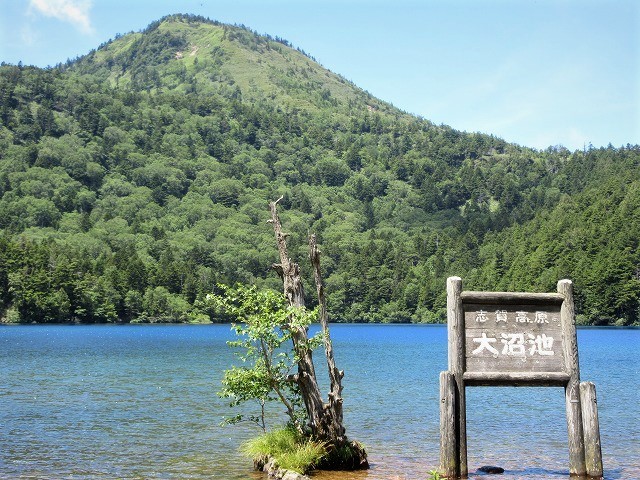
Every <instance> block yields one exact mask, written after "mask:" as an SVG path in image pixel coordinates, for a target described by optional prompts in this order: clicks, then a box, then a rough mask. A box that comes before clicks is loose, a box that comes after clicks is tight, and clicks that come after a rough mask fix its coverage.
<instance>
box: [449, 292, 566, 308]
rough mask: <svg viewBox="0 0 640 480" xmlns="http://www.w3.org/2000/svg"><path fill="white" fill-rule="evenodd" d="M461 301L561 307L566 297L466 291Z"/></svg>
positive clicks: (554, 294) (548, 294)
mask: <svg viewBox="0 0 640 480" xmlns="http://www.w3.org/2000/svg"><path fill="white" fill-rule="evenodd" d="M461 299H462V303H463V304H467V303H483V304H494V305H497V304H501V305H508V304H517V303H531V304H535V305H540V304H550V305H560V304H561V303H562V301H563V300H564V297H562V295H559V294H557V293H529V292H475V291H465V292H462V294H461Z"/></svg>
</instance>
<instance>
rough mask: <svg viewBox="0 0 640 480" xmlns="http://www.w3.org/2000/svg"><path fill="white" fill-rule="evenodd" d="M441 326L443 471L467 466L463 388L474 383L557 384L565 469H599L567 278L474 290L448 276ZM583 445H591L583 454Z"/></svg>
mask: <svg viewBox="0 0 640 480" xmlns="http://www.w3.org/2000/svg"><path fill="white" fill-rule="evenodd" d="M447 328H448V334H449V335H448V337H449V351H448V354H449V370H447V371H446V372H442V373H441V374H440V396H441V404H440V429H441V439H440V442H441V443H440V465H441V470H442V472H443V474H444V476H446V477H466V476H467V474H468V471H467V438H466V435H467V433H466V394H465V388H466V387H467V386H477V385H486V386H562V387H564V389H565V405H566V414H567V429H568V433H569V471H570V473H571V474H572V475H585V474H588V475H589V476H598V475H600V476H601V475H602V459H601V452H600V433H599V430H598V428H599V427H598V426H597V410H595V386H593V384H590V385H587V384H589V383H590V382H583V384H581V383H580V373H579V368H578V344H577V337H576V329H575V315H574V305H573V287H572V283H571V281H569V280H561V281H560V282H558V291H557V293H524V292H516V293H514V292H474V291H462V280H461V279H460V278H458V277H451V278H449V279H448V280H447ZM583 387H584V388H583ZM582 390H585V393H584V394H582V395H581V392H582ZM587 390H588V391H589V392H590V393H586V392H587ZM581 397H584V398H585V399H588V400H582V402H583V403H585V406H584V407H583V406H582V405H581ZM587 402H588V405H586V404H587ZM587 406H588V407H593V408H592V410H593V411H594V412H595V422H594V421H593V417H594V414H593V413H589V414H588V416H589V417H590V418H589V419H588V421H587V420H585V425H588V427H585V429H584V430H585V431H586V435H585V432H583V413H582V412H583V410H585V412H586V411H587V409H586V408H585V407H587ZM584 415H585V418H586V415H587V414H584ZM593 425H595V427H594V426H593ZM585 443H587V444H588V445H591V446H593V448H591V447H589V448H587V446H585ZM585 451H587V452H591V453H588V454H587V455H586V457H587V458H585ZM594 452H595V453H594Z"/></svg>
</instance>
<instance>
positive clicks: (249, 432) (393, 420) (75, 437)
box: [0, 324, 640, 480]
mask: <svg viewBox="0 0 640 480" xmlns="http://www.w3.org/2000/svg"><path fill="white" fill-rule="evenodd" d="M331 334H332V338H333V342H334V349H335V355H336V361H337V363H338V367H339V368H341V369H344V370H345V372H346V374H345V378H344V380H343V384H344V387H345V388H344V392H343V397H344V402H345V403H344V407H345V422H346V427H347V434H348V435H349V437H350V438H352V439H356V440H359V441H361V442H363V443H364V444H365V445H366V446H367V451H368V454H369V460H370V462H371V464H372V468H371V470H369V471H366V472H356V473H351V474H348V473H343V474H341V473H321V474H319V475H315V476H314V477H315V478H318V479H321V480H347V479H348V480H365V479H366V480H377V479H380V480H382V479H385V480H389V479H396V480H401V479H424V478H426V477H427V471H429V470H431V469H433V468H436V467H437V465H438V458H439V453H438V450H439V405H438V395H439V386H438V381H439V380H438V375H439V372H440V371H441V370H446V366H447V351H446V349H447V340H446V338H447V331H446V326H427V325H342V324H335V325H331ZM231 338H233V334H232V332H231V331H230V327H229V325H120V326H118V325H87V326H62V325H53V326H52V325H28V326H2V327H0V478H2V479H8V478H11V479H13V478H25V479H27V478H29V479H35V478H37V479H96V478H105V479H106V478H123V479H177V478H180V479H182V478H185V479H210V478H219V479H261V478H266V477H264V476H263V475H262V474H260V473H256V472H252V469H251V468H252V465H251V462H250V460H247V459H245V458H243V457H242V456H241V455H240V454H238V452H237V448H238V445H239V444H240V443H241V442H242V441H244V440H246V439H248V438H250V437H251V436H253V435H254V434H255V433H257V431H256V429H255V428H254V427H252V426H250V425H235V426H221V425H220V423H221V421H222V419H223V417H224V416H225V415H230V414H231V413H234V412H235V411H234V410H232V409H230V408H229V407H228V406H227V402H226V401H224V400H223V399H220V398H218V397H217V395H216V392H217V391H218V390H219V388H220V379H221V377H222V372H223V370H224V369H225V368H227V367H228V366H230V365H231V364H232V363H234V362H236V360H235V359H234V356H233V353H232V350H231V349H230V348H229V347H228V346H227V345H226V341H227V340H229V339H231ZM578 346H579V350H580V367H581V379H582V380H589V381H593V382H594V383H595V384H596V388H597V394H598V413H599V416H600V430H601V439H602V450H603V463H604V469H605V478H606V479H610V480H613V479H638V478H640V465H639V463H640V396H639V393H638V392H639V391H640V381H639V378H640V376H639V371H638V370H639V369H640V367H639V363H638V360H637V358H638V349H639V347H640V330H638V329H614V328H592V329H588V328H587V329H579V330H578ZM321 353H322V352H318V353H317V354H316V359H317V360H321V361H322V360H323V358H324V357H323V356H322V355H321ZM323 366H324V365H323V364H320V365H319V369H318V373H319V374H320V375H321V376H322V378H323V379H324V378H325V376H326V375H325V371H326V369H324V368H323ZM323 391H325V392H326V391H327V387H326V386H325V387H324V388H323ZM467 409H468V410H467V430H468V433H467V434H468V444H469V470H470V472H474V471H475V470H476V469H477V468H478V467H480V466H482V465H487V464H490V465H499V466H502V467H504V468H505V469H506V470H507V471H506V473H505V475H503V476H501V477H500V478H503V479H530V480H534V479H535V480H538V479H561V478H568V477H569V474H568V472H569V469H568V456H569V455H568V446H567V432H566V423H565V416H564V411H565V407H564V393H563V389H562V388H481V387H478V388H468V389H467ZM281 410H282V408H280V407H278V406H274V409H273V410H272V414H271V415H270V421H271V422H272V424H276V425H277V424H278V423H279V422H281V421H283V420H284V416H282V415H281ZM245 411H247V412H250V411H253V410H252V409H251V408H247V409H245ZM255 411H256V412H257V410H255ZM474 477H475V475H471V478H474Z"/></svg>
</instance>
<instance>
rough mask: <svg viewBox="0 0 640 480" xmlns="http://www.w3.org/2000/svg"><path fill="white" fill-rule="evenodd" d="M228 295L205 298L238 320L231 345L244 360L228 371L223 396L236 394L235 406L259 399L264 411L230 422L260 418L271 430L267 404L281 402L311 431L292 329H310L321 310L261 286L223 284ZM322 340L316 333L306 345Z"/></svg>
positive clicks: (298, 425) (259, 422)
mask: <svg viewBox="0 0 640 480" xmlns="http://www.w3.org/2000/svg"><path fill="white" fill-rule="evenodd" d="M220 289H221V290H222V294H220V295H212V294H210V295H207V297H206V299H205V301H206V302H207V303H209V304H211V305H212V306H213V307H214V308H216V309H221V310H223V311H225V312H226V313H228V314H230V315H231V316H233V317H234V318H235V319H236V320H237V322H238V323H234V324H233V329H234V331H235V333H236V335H237V336H238V340H234V341H230V342H228V344H229V345H230V346H232V347H235V348H238V351H237V352H236V355H237V356H238V358H239V359H240V360H241V361H242V364H241V365H240V366H233V367H231V368H230V369H228V370H226V371H225V372H224V377H223V380H222V385H223V388H222V390H221V391H220V392H219V394H220V396H222V397H225V398H230V399H232V401H231V406H236V405H239V404H241V403H245V402H247V401H256V402H257V403H258V405H259V407H260V413H259V415H251V416H249V417H248V418H247V417H245V416H244V415H242V414H240V415H236V416H234V417H231V418H227V419H226V422H227V423H237V422H240V421H243V420H250V421H253V422H255V423H256V424H257V425H258V426H260V428H262V430H263V431H266V421H265V405H266V403H267V402H270V401H279V402H281V403H282V404H283V405H284V406H285V407H286V412H287V415H288V417H289V423H290V424H291V425H292V426H294V427H295V429H296V430H297V431H298V432H299V433H305V410H304V408H302V401H301V398H300V392H299V389H298V386H297V384H296V383H295V381H294V380H293V376H292V371H293V369H294V368H296V367H297V358H296V355H295V354H294V352H293V351H292V350H291V347H290V342H291V329H292V328H306V327H308V325H309V324H310V323H311V321H312V320H313V319H314V318H317V312H316V311H308V310H306V309H304V308H299V307H291V306H288V305H287V302H286V300H285V298H284V295H283V294H281V293H277V292H274V291H272V290H258V289H257V288H256V287H255V286H250V287H247V286H236V287H234V288H230V287H226V286H220ZM321 343H322V335H321V334H318V335H316V336H314V337H311V338H310V339H309V341H308V343H307V345H306V348H308V349H314V348H315V347H317V346H318V345H320V344H321Z"/></svg>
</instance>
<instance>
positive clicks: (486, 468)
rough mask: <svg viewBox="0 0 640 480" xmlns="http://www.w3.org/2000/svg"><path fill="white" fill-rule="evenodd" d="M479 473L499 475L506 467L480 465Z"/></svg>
mask: <svg viewBox="0 0 640 480" xmlns="http://www.w3.org/2000/svg"><path fill="white" fill-rule="evenodd" d="M478 473H488V474H489V475H497V474H500V473H504V468H502V467H494V466H493V465H485V466H484V467H480V468H479V469H478Z"/></svg>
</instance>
